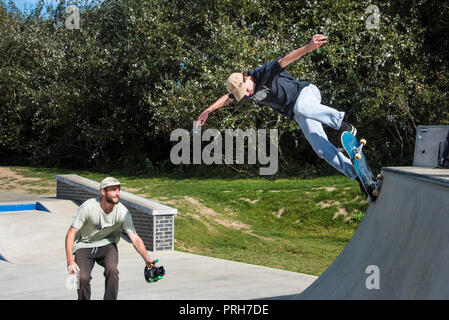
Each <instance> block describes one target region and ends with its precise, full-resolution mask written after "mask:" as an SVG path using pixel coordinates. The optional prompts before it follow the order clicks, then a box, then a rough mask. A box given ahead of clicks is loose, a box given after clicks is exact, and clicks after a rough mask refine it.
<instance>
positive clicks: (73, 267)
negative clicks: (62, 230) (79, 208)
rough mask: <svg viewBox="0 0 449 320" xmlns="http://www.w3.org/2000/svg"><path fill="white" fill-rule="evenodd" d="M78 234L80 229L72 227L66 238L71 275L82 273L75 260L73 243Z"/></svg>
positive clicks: (68, 269) (68, 267)
mask: <svg viewBox="0 0 449 320" xmlns="http://www.w3.org/2000/svg"><path fill="white" fill-rule="evenodd" d="M77 232H78V229H75V228H74V227H70V228H69V231H67V235H66V236H65V255H66V260H67V271H68V272H69V273H70V274H74V273H77V272H79V271H80V269H79V267H78V265H77V264H76V262H75V259H74V258H73V243H74V241H75V235H76V233H77Z"/></svg>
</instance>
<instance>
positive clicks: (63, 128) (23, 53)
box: [0, 0, 449, 174]
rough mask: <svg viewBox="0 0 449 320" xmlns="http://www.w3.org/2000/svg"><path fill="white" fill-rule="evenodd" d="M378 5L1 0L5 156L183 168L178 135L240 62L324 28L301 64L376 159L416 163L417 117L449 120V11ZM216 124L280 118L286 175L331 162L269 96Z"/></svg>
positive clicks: (328, 0) (0, 134) (303, 74)
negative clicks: (73, 20) (373, 19)
mask: <svg viewBox="0 0 449 320" xmlns="http://www.w3.org/2000/svg"><path fill="white" fill-rule="evenodd" d="M70 4H74V5H77V6H78V7H79V8H80V18H81V29H80V30H71V29H67V28H66V26H65V21H66V19H67V14H66V11H65V10H66V8H67V6H68V5H70ZM370 4H371V1H350V0H341V1H332V0H324V1H277V0H261V1H256V0H223V1H205V0H201V1H198V0H187V1H185V0H182V1H181V0H174V1H166V0H145V1H144V0H133V1H120V0H105V1H101V2H99V1H60V3H59V4H58V5H55V6H46V5H45V4H44V1H40V2H39V3H38V4H37V5H36V8H35V9H34V10H32V11H30V12H27V13H21V12H20V11H18V10H17V9H15V7H14V5H13V4H12V3H9V2H6V1H4V0H0V30H1V35H2V36H1V37H0V55H1V57H0V159H1V160H0V164H3V165H10V164H27V165H45V166H57V167H67V168H103V169H104V170H110V169H117V168H121V169H123V170H128V171H133V172H148V171H151V170H158V168H160V167H161V165H162V164H163V167H164V170H171V169H172V166H170V165H167V163H168V161H169V155H170V149H171V147H172V146H173V144H174V143H173V142H170V140H169V137H170V133H171V132H172V131H173V130H174V129H176V128H184V129H187V130H191V129H192V122H193V121H195V120H196V118H197V117H198V115H199V114H200V113H201V112H202V111H203V110H204V109H205V108H206V107H207V106H208V105H210V104H211V103H213V102H214V101H215V99H217V98H218V97H220V96H221V95H223V94H224V93H225V90H226V89H225V85H224V83H225V81H226V78H227V76H228V75H229V74H230V73H231V72H234V71H240V70H242V69H243V68H249V69H251V68H256V67H257V66H259V65H261V64H262V63H264V62H266V61H269V60H272V59H275V58H277V57H280V56H282V55H285V54H287V53H288V52H289V51H290V50H293V49H295V48H298V47H300V46H302V45H305V44H306V43H307V42H308V41H309V40H310V38H311V37H312V36H313V34H315V33H323V34H326V35H328V36H329V43H328V44H326V45H325V46H323V47H322V48H321V49H319V50H318V51H315V52H312V53H309V54H307V55H305V56H303V57H302V58H301V59H300V60H299V61H297V62H295V63H294V64H293V65H291V66H289V67H288V71H289V72H290V73H291V74H293V75H294V76H295V77H297V78H298V79H304V80H308V81H310V82H312V83H315V84H316V85H317V86H318V87H319V88H320V90H321V93H322V97H323V103H324V104H327V105H330V106H332V107H335V108H337V109H340V110H344V111H345V112H346V113H347V119H348V121H349V122H351V123H353V124H355V125H356V126H357V127H358V129H359V132H360V133H359V135H360V136H363V137H365V138H366V139H367V140H368V142H369V146H368V148H367V149H366V152H367V154H368V155H367V156H368V157H369V159H370V163H372V164H373V167H374V168H375V169H378V168H380V167H381V166H390V165H408V164H411V161H412V154H413V149H414V139H415V128H416V126H417V125H418V124H432V125H437V124H447V122H448V120H449V111H448V110H449V108H448V107H449V106H448V99H447V94H448V92H447V88H448V87H449V85H448V84H449V83H448V77H447V70H448V61H449V59H448V56H447V55H448V52H449V48H448V41H449V40H448V39H449V37H448V29H449V26H448V21H449V19H448V17H449V9H448V7H447V6H445V5H444V4H442V3H439V2H436V1H430V0H427V1H425V0H417V1H396V2H390V3H379V4H378V5H377V6H378V8H379V12H380V19H379V29H368V28H367V26H366V20H367V19H368V18H369V15H370V14H369V13H365V10H366V8H367V7H368V6H369V5H370ZM206 127H207V128H217V129H220V130H224V128H241V129H246V128H251V127H252V128H278V129H279V133H280V151H281V154H280V161H281V164H280V172H279V173H280V174H298V173H300V172H301V169H302V168H303V167H305V166H306V164H313V165H315V168H317V170H316V172H321V173H327V172H332V169H331V168H329V166H327V165H326V164H324V163H323V161H321V160H320V159H318V158H317V157H316V156H315V154H314V153H313V151H312V150H311V148H310V147H309V146H308V143H307V142H306V140H305V139H304V137H303V135H302V134H301V132H300V130H299V128H298V126H297V125H296V123H295V122H294V121H289V120H283V119H282V117H281V116H280V115H278V114H277V113H275V112H274V111H272V110H270V109H269V108H268V107H260V106H256V105H252V104H251V103H248V102H245V103H239V104H231V105H230V106H228V107H227V108H223V109H221V110H219V111H216V112H215V113H212V114H211V115H210V116H209V120H208V122H207V124H206ZM206 127H205V128H206ZM328 132H329V136H330V139H331V140H332V141H333V142H335V143H338V136H337V135H336V133H335V132H334V131H333V130H329V131H328ZM197 168H198V167H195V166H189V167H183V168H181V169H180V168H178V170H187V171H189V170H195V169H197ZM236 168H238V169H239V170H240V169H241V171H243V172H248V173H251V172H252V173H254V172H257V171H258V168H255V166H249V165H245V166H242V165H240V166H238V167H236ZM234 169H235V168H234ZM323 169H324V171H323ZM213 170H215V169H213ZM221 170H223V171H224V172H223V173H225V172H226V171H228V170H230V171H229V172H231V173H233V172H235V170H232V169H229V168H228V167H225V166H223V168H222V169H221ZM307 170H309V169H307ZM309 171H310V170H309Z"/></svg>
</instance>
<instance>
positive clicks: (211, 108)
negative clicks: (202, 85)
mask: <svg viewBox="0 0 449 320" xmlns="http://www.w3.org/2000/svg"><path fill="white" fill-rule="evenodd" d="M232 101H233V100H232V99H231V98H229V94H225V95H223V96H221V97H220V98H219V99H218V100H217V101H215V102H214V103H213V104H211V105H210V106H209V108H207V109H206V110H204V111H203V112H202V113H201V114H200V116H199V117H198V119H197V123H196V128H198V126H202V125H204V124H205V123H206V120H207V117H208V116H209V113H211V112H212V111H214V110H217V109H220V108H221V107H224V106H225V105H227V104H229V103H231V102H232Z"/></svg>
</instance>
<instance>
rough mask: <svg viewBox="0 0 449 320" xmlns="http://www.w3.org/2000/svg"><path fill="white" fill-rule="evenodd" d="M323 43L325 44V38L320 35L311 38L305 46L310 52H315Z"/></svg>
mask: <svg viewBox="0 0 449 320" xmlns="http://www.w3.org/2000/svg"><path fill="white" fill-rule="evenodd" d="M325 43H327V36H325V35H322V34H316V35H314V36H313V38H312V40H310V42H309V44H308V45H307V46H308V47H309V48H310V50H315V49H318V48H319V47H321V46H322V45H323V44H325Z"/></svg>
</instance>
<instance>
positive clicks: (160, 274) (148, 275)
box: [144, 259, 165, 283]
mask: <svg viewBox="0 0 449 320" xmlns="http://www.w3.org/2000/svg"><path fill="white" fill-rule="evenodd" d="M153 262H154V264H156V263H158V262H159V260H158V259H156V260H154V261H153ZM144 276H145V281H146V282H148V283H152V282H157V281H159V280H161V279H162V278H164V276H165V269H164V267H163V266H160V267H156V266H155V265H154V266H153V267H151V268H148V267H147V266H145V269H144Z"/></svg>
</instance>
